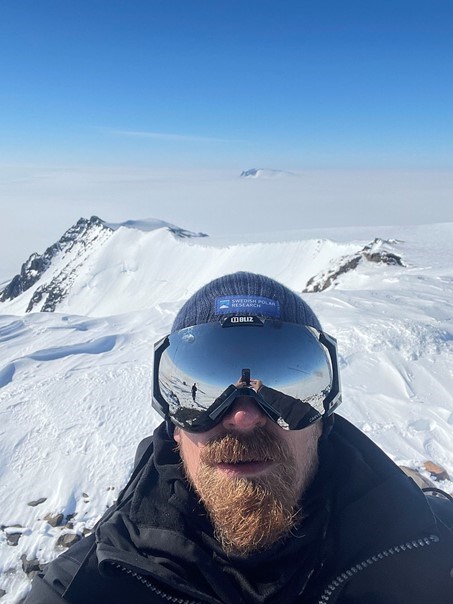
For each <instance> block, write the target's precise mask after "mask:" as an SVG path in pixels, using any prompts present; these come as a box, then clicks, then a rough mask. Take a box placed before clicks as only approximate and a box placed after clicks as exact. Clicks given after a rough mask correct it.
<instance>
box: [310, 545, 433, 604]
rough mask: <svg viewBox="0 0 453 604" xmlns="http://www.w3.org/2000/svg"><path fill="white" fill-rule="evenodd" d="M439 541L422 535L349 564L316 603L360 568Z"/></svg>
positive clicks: (329, 596)
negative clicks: (349, 566) (351, 564)
mask: <svg viewBox="0 0 453 604" xmlns="http://www.w3.org/2000/svg"><path fill="white" fill-rule="evenodd" d="M438 541H439V537H438V536H437V535H430V536H429V537H423V538H422V539H414V541H407V542H406V543H401V544H400V545H395V546H393V547H390V548H389V549H385V550H384V551H382V552H380V553H379V554H376V555H374V556H370V557H369V558H367V559H366V560H363V561H362V562H360V563H359V564H355V565H354V566H351V568H349V569H348V570H346V571H344V572H343V573H341V574H340V575H338V577H336V578H335V579H334V580H333V581H332V582H331V583H329V585H328V586H327V587H326V589H325V590H324V592H323V594H322V596H321V598H320V599H319V601H318V604H326V603H327V602H329V600H330V598H331V597H332V596H333V594H334V593H335V591H336V590H337V589H338V588H340V587H342V585H343V584H344V583H345V582H346V581H348V580H349V579H351V578H352V577H354V576H356V575H357V574H358V573H359V572H360V571H361V570H365V568H368V567H369V566H371V565H373V564H375V563H376V562H379V561H380V560H384V558H390V557H391V556H394V555H396V554H400V553H401V552H404V551H406V550H411V549H417V548H419V547H426V546H427V545H433V543H437V542H438Z"/></svg>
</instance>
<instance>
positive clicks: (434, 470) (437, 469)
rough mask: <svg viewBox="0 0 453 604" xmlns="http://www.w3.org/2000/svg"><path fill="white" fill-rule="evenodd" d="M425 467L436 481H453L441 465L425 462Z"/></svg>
mask: <svg viewBox="0 0 453 604" xmlns="http://www.w3.org/2000/svg"><path fill="white" fill-rule="evenodd" d="M423 466H424V468H425V470H427V471H428V472H429V473H430V474H431V476H432V477H433V478H434V479H435V480H451V478H450V476H449V475H448V472H447V470H446V469H445V468H443V467H442V466H440V465H439V464H437V463H434V462H433V461H429V460H428V461H425V462H424V464H423Z"/></svg>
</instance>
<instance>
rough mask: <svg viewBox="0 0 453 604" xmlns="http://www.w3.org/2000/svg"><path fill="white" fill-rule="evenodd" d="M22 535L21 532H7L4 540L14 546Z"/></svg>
mask: <svg viewBox="0 0 453 604" xmlns="http://www.w3.org/2000/svg"><path fill="white" fill-rule="evenodd" d="M21 537H22V533H7V534H6V542H7V543H8V545H12V546H16V545H17V544H18V543H19V539H20V538H21Z"/></svg>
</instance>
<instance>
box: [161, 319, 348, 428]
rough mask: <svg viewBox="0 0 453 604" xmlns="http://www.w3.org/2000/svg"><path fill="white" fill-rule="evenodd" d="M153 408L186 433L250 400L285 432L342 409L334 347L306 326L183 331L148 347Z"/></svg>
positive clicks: (264, 324) (246, 322)
mask: <svg viewBox="0 0 453 604" xmlns="http://www.w3.org/2000/svg"><path fill="white" fill-rule="evenodd" d="M153 385H154V390H153V407H154V408H155V409H156V410H157V411H158V412H159V413H160V414H161V415H162V416H163V417H164V418H169V419H170V420H171V421H172V422H173V423H174V424H176V425H177V426H180V427H181V428H183V429H184V430H187V431H190V432H204V431H207V430H210V429H211V428H212V427H214V426H215V425H216V424H217V423H219V422H220V421H221V420H222V418H223V416H224V415H225V414H226V413H227V412H228V409H229V408H230V407H231V405H232V404H233V402H234V401H235V399H236V398H237V397H239V396H250V397H252V398H253V399H254V400H255V401H256V403H257V404H258V405H259V406H260V407H261V409H262V410H263V411H264V413H266V414H267V415H268V416H269V417H270V418H271V419H272V420H273V421H275V422H276V423H277V424H278V425H280V426H281V427H282V428H284V429H285V430H300V429H302V428H305V427H306V426H308V425H310V424H312V423H313V422H315V421H317V420H318V419H320V418H321V417H323V416H326V415H330V414H331V413H332V412H333V411H334V409H335V408H336V407H337V406H338V405H339V404H340V402H341V393H340V380H339V372H338V361H337V349H336V340H335V339H334V338H332V337H331V336H329V335H327V334H326V333H324V332H319V331H317V330H316V329H314V328H312V327H307V326H305V325H298V324H294V323H285V322H282V321H276V320H274V319H265V318H263V317H258V316H250V317H226V318H224V319H222V320H221V321H219V322H216V323H206V324H202V325H195V326H193V327H187V328H185V329H181V330H180V331H177V332H174V333H172V334H171V335H169V336H166V337H165V338H163V339H162V340H160V341H159V342H157V343H156V344H155V348H154V380H153Z"/></svg>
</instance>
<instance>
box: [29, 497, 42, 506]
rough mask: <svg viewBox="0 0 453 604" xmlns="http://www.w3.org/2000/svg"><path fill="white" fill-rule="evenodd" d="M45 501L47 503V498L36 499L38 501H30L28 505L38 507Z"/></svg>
mask: <svg viewBox="0 0 453 604" xmlns="http://www.w3.org/2000/svg"><path fill="white" fill-rule="evenodd" d="M45 501H47V497H41V498H40V499H36V501H29V502H28V503H27V505H29V506H31V507H32V508H34V507H36V506H37V505H40V504H41V503H44V502H45Z"/></svg>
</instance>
